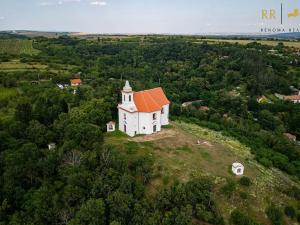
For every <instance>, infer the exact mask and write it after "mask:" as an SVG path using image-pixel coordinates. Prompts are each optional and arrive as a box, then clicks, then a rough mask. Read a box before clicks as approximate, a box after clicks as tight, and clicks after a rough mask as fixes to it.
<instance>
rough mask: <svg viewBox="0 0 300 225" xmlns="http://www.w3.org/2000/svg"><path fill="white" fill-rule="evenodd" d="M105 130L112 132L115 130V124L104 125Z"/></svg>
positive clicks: (110, 122)
mask: <svg viewBox="0 0 300 225" xmlns="http://www.w3.org/2000/svg"><path fill="white" fill-rule="evenodd" d="M106 130H107V132H113V131H115V130H116V123H115V122H114V121H109V122H108V123H107V124H106Z"/></svg>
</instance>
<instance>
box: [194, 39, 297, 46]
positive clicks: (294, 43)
mask: <svg viewBox="0 0 300 225" xmlns="http://www.w3.org/2000/svg"><path fill="white" fill-rule="evenodd" d="M199 41H201V42H203V41H207V42H211V43H231V44H234V43H239V44H241V45H246V44H249V43H252V42H257V43H260V44H262V45H270V46H276V45H278V43H283V44H284V45H285V46H287V47H294V48H300V42H299V41H269V40H230V39H208V38H207V39H199Z"/></svg>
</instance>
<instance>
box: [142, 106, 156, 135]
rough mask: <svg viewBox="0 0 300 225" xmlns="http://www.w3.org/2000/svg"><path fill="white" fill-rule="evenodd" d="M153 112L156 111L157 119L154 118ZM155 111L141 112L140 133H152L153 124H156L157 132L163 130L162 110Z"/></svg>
mask: <svg viewBox="0 0 300 225" xmlns="http://www.w3.org/2000/svg"><path fill="white" fill-rule="evenodd" d="M153 113H156V119H155V120H153ZM153 113H144V112H141V113H139V130H140V134H152V133H153V126H154V125H156V132H158V131H160V130H161V124H160V115H161V114H160V111H156V112H153Z"/></svg>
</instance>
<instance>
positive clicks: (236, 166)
mask: <svg viewBox="0 0 300 225" xmlns="http://www.w3.org/2000/svg"><path fill="white" fill-rule="evenodd" d="M231 169H232V172H233V173H234V174H235V175H237V176H241V175H243V174H244V166H243V164H241V163H239V162H235V163H233V164H232V167H231Z"/></svg>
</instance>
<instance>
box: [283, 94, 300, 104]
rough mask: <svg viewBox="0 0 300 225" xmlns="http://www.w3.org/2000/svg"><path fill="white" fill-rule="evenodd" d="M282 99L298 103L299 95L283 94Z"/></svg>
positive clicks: (299, 100)
mask: <svg viewBox="0 0 300 225" xmlns="http://www.w3.org/2000/svg"><path fill="white" fill-rule="evenodd" d="M283 99H284V100H286V101H291V102H293V103H300V95H289V96H284V97H283Z"/></svg>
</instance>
